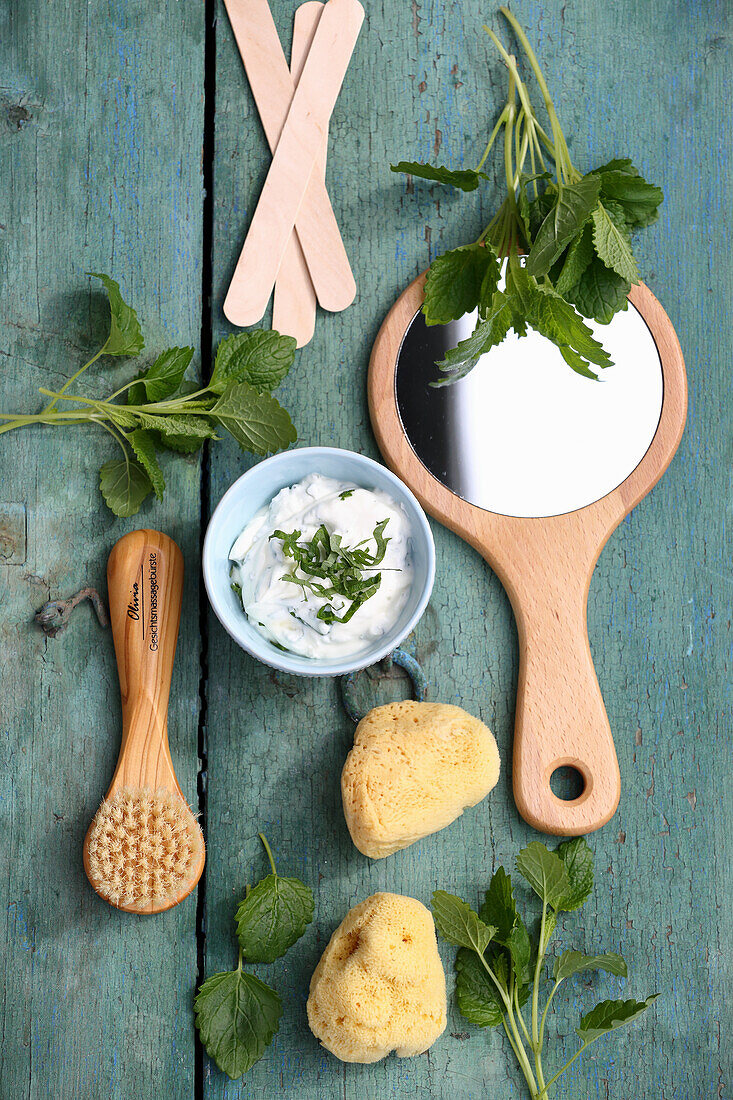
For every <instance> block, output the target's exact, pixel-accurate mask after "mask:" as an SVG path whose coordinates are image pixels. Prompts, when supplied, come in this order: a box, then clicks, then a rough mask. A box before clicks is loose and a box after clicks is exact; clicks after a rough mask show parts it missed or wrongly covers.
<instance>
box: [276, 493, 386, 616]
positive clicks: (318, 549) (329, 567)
mask: <svg viewBox="0 0 733 1100" xmlns="http://www.w3.org/2000/svg"><path fill="white" fill-rule="evenodd" d="M352 491H353V490H348V489H347V490H346V492H345V493H342V499H343V498H344V497H345V496H346V495H350V493H351V492H352ZM388 523H389V520H388V519H383V520H381V522H380V523H378V524H377V525H376V527H375V528H374V530H373V532H372V539H373V540H374V543H375V546H376V549H375V550H374V552H373V553H372V552H371V551H370V550H367V549H365V546H366V545H367V543H368V542H370V541H371V540H370V539H364V540H363V541H362V542H359V543H357V545H356V546H352V547H348V546H342V543H341V535H337V534H334V533H333V532H331V531H329V530H328V528H327V527H326V525H325V524H323V523H322V524H321V526H320V527H319V528H318V530H317V531H316V533H315V535H314V536H313V538H312V539H311V540H310V542H298V539H299V538H300V536H301V532H300V531H290V532H289V533H287V532H285V531H273V533H272V534H271V535H270V538H271V539H280V540H281V541H282V550H283V554H284V555H285V557H286V558H292V559H293V561H294V562H295V567H294V569H293V570H292V571H291V572H290V573H286V574H285V575H284V576H283V578H282V579H283V580H284V581H288V582H289V583H291V584H297V585H298V586H299V587H300V588H301V589H302V590H303V595H304V596H305V598H306V599H307V598H308V592H312V593H314V595H317V596H323V597H324V598H325V599H331V598H332V597H333V596H341V597H342V598H343V599H345V600H349V601H350V603H349V606H348V607H347V608H346V609H345V610H344V609H340V610H343V614H342V615H341V616H339V615H338V613H337V611H336V609H335V608H334V607H333V605H332V604H330V603H326V604H324V605H323V606H322V607H320V608H319V609H318V615H317V618H319V619H320V620H321V622H324V623H348V622H349V620H350V619H352V618H353V617H354V615H355V614H356V612H357V611H358V610H359V608H360V607H361V606H362V605H363V604H365V603H366V601H367V600H368V599H370V597H371V596H373V595H374V593H375V592H376V591H377V590H378V589H379V586H380V584H381V583H382V574H381V573H372V574H371V576H364V573H365V572H370V571H372V570H374V569H376V567H377V566H378V565H380V564H381V562H382V561H384V555H385V554H386V552H387V543H388V542H389V541H390V540H389V538H385V536H384V530H385V528H386V526H387V524H388ZM296 570H300V573H301V575H300V576H299V575H298V573H297V572H296ZM314 577H319V578H320V579H321V580H322V581H327V582H328V583H327V584H321V583H320V581H317V580H314V579H313V578H314ZM291 614H293V612H291Z"/></svg>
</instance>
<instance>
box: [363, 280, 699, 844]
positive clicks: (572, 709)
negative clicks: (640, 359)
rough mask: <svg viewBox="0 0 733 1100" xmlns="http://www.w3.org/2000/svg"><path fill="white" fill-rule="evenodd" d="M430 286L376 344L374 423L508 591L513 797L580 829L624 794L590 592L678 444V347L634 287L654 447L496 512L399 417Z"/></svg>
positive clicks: (681, 419) (520, 805)
mask: <svg viewBox="0 0 733 1100" xmlns="http://www.w3.org/2000/svg"><path fill="white" fill-rule="evenodd" d="M424 287H425V275H424V274H422V275H419V276H418V278H417V279H415V280H414V282H412V283H410V285H409V287H407V289H406V290H404V291H403V292H402V294H401V295H400V296H399V298H398V299H397V301H396V302H395V304H394V305H393V307H392V309H391V310H390V311H389V313H388V314H387V316H386V318H385V320H384V323H383V325H382V327H381V328H380V330H379V332H378V333H377V338H376V340H375V341H374V347H373V348H372V353H371V356H370V359H369V374H368V378H367V396H368V402H369V415H370V418H371V423H372V429H373V431H374V433H375V436H376V440H377V443H378V445H379V449H380V451H381V453H382V455H383V457H384V459H385V461H386V462H387V464H388V465H389V466H390V467H391V469H392V470H394V471H395V473H397V474H398V475H399V476H400V477H402V478H403V480H404V481H405V482H406V483H407V484H408V485H409V486H410V488H411V489H412V490H413V492H414V493H415V494H416V496H417V498H418V500H420V502H421V503H422V505H423V506H424V507H425V508H426V509H427V511H428V512H429V513H430V515H431V516H434V517H435V518H436V519H438V520H440V522H441V523H444V524H445V526H446V527H448V528H449V530H451V531H455V532H456V534H458V535H460V537H461V538H463V539H465V540H466V542H468V543H470V544H471V546H473V547H474V548H475V549H476V550H478V552H479V554H481V556H482V557H484V558H485V559H486V561H487V562H488V563H489V565H491V567H492V569H493V570H494V572H495V573H496V575H497V576H498V577H499V579H500V580H501V582H502V584H503V586H504V588H505V589H506V592H507V595H508V596H509V599H510V601H511V604H512V609H513V611H514V616H515V618H516V621H517V630H518V635H519V673H518V686H517V702H516V717H515V725H514V744H513V749H512V774H513V780H514V782H513V790H514V800H515V802H516V805H517V809H518V810H519V812H520V814H521V815H522V817H523V818H524V820H525V821H527V822H528V823H529V824H530V825H532V826H533V827H534V828H535V829H539V830H540V831H541V832H545V833H554V834H556V835H565V836H568V835H570V836H582V835H583V834H585V833H590V832H592V831H594V830H596V829H600V828H601V827H602V826H603V825H606V824H607V823H608V821H609V820H610V819H611V817H612V816H613V814H614V813H615V812H616V807H617V806H618V801H619V797H620V793H621V788H620V776H619V768H618V761H617V759H616V751H615V748H614V743H613V734H612V733H611V728H610V726H609V723H608V716H607V714H606V709H605V706H604V703H603V697H602V696H601V692H600V689H599V687H598V680H597V678H596V674H595V670H594V668H593V659H592V657H591V652H590V645H589V642H588V632H587V626H586V621H587V606H588V589H589V587H590V582H591V577H592V575H593V569H594V567H595V564H596V562H597V560H598V555H599V554H600V552H601V550H602V549H603V547H604V545H605V543H606V541H607V539H608V537H609V535H610V534H611V532H612V531H613V530H615V528H616V527H618V525H619V523H621V521H622V520H623V519H624V518H625V517H626V516H627V515H628V514H629V512H630V511H631V509H632V508H633V507H634V505H635V504H637V503H638V502H639V501H640V500H641V499H642V498H643V497H645V496H646V495H647V493H648V492H649V491H650V490H651V488H652V487H653V486H654V485H655V484H656V483H657V481H658V480H659V478H660V477H661V476H662V474H663V473H664V471H665V470H666V469H667V467H668V465H669V463H670V462H671V460H672V457H673V456H674V453H675V451H676V450H677V447H678V446H679V442H680V439H681V437H682V431H683V428H684V424H685V418H686V415H687V380H686V376H685V367H684V362H683V359H682V350H681V348H680V345H679V340H678V339H677V335H676V333H675V331H674V329H673V328H672V325H671V323H670V320H669V318H668V317H667V315H666V313H665V312H664V310H663V309H662V307H661V306H660V304H659V302H658V301H657V299H656V298H655V297H654V295H653V294H652V293H651V292H650V290H649V288H648V287H646V286H644V284H643V283H642V284H639V285H638V286H635V287H634V288H633V289H632V291H631V293H630V295H629V298H630V300H631V302H632V304H633V305H634V306H635V308H636V309H637V310H638V311H639V313H640V314H641V315H642V317H643V318H644V320H645V322H646V324H647V327H648V328H649V331H650V332H651V334H652V336H653V338H654V341H655V343H656V346H657V350H658V352H659V360H660V363H661V369H662V378H663V391H664V397H663V403H662V411H661V415H660V418H659V424H658V426H657V430H656V433H655V435H654V438H653V440H652V442H651V444H650V446H649V449H648V450H647V452H646V454H645V455H644V457H643V458H642V460H641V462H640V463H639V464H638V466H637V467H636V469H634V470H633V471H632V472H631V473H630V474H629V476H628V477H627V478H626V479H625V480H624V481H623V482H622V483H621V484H620V485H618V486H617V487H616V488H615V489H613V490H612V491H611V492H610V493H607V494H606V495H605V496H604V497H602V498H601V499H600V500H597V501H595V503H593V504H589V505H586V506H585V507H584V508H580V509H578V510H577V511H574V512H568V513H566V514H564V515H558V516H549V517H546V518H545V519H526V518H521V517H516V516H504V515H497V514H496V513H495V512H489V511H487V510H486V509H484V508H478V507H476V506H475V505H473V504H470V503H469V502H468V501H466V500H463V499H462V498H461V497H459V496H458V495H457V494H455V493H453V492H451V491H450V490H449V489H447V488H446V486H445V485H443V484H441V482H440V481H439V480H438V479H437V478H436V477H434V476H433V474H431V473H430V472H429V471H428V469H427V468H426V467H425V466H424V465H423V463H422V462H421V461H420V459H419V458H418V457H417V454H416V452H415V451H414V450H413V448H412V445H411V443H410V441H409V439H408V438H407V435H406V433H405V430H404V428H403V425H402V420H401V417H400V411H399V409H398V407H397V384H396V371H397V362H398V359H399V354H400V348H401V346H402V342H403V340H404V338H405V334H406V332H407V331H408V328H409V326H410V324H411V323H412V320H413V318H414V317H415V314H416V313H417V311H418V309H419V308H420V307H421V306H422V303H423V298H424ZM568 766H569V767H571V768H574V769H575V770H576V771H577V772H579V773H580V775H581V777H582V782H583V788H582V790H581V792H580V793H579V794H578V795H577V797H575V798H573V799H572V800H564V799H561V798H558V797H557V795H556V794H555V793H554V792H553V790H552V788H551V786H550V778H551V776H552V774H553V772H554V771H555V770H556V769H557V768H561V767H568Z"/></svg>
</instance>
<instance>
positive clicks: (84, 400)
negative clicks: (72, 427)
mask: <svg viewBox="0 0 733 1100" xmlns="http://www.w3.org/2000/svg"><path fill="white" fill-rule="evenodd" d="M38 392H39V393H42V394H43V395H44V397H53V398H54V406H55V402H56V401H76V402H78V404H80V405H92V406H93V407H94V408H98V409H101V408H103V407H104V405H106V404H107V402H106V401H99V400H98V399H97V398H95V397H77V396H76V395H75V394H72V393H67V394H64V393H62V392H61V391H60V390H59V391H58V393H56V392H55V391H54V390H47V389H46V388H45V386H39V387H38ZM49 408H50V406H49ZM45 411H46V410H45V409H44V412H45ZM54 412H55V409H54ZM57 415H59V416H64V415H65V413H58V414H57Z"/></svg>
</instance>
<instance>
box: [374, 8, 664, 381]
mask: <svg viewBox="0 0 733 1100" xmlns="http://www.w3.org/2000/svg"><path fill="white" fill-rule="evenodd" d="M500 11H501V13H502V15H504V16H505V18H506V19H507V20H508V21H509V23H510V25H511V27H512V28H513V30H514V32H515V34H516V37H517V39H518V41H519V44H520V45H521V47H522V49H523V50H524V53H525V55H526V58H527V60H528V62H529V64H530V67H531V69H532V72H533V73H534V76H535V78H536V81H537V85H538V87H539V90H540V93H541V96H542V99H543V101H544V106H545V109H546V112H547V116H548V119H549V133H548V132H547V130H546V129H545V127H543V126H542V125H541V123H540V120H539V119H538V117H537V114H536V112H535V109H534V107H533V105H532V102H531V100H530V96H529V91H528V89H527V86H526V84H525V83H524V81H523V80H522V78H521V77H520V75H519V70H518V68H517V63H516V60H515V58H514V57H513V56H512V55H511V54H510V53H509V52H508V51H507V50H506V49H505V48H504V46H503V45H502V44H501V42H500V41H499V39H498V37H497V36H496V34H494V32H493V31H492V30H490V29H489V28H488V27H484V30H485V31H486V33H487V34H488V35H489V36H490V38H491V40H492V42H493V43H494V44H495V46H496V47H497V49H498V51H499V53H500V54H501V57H502V59H503V61H504V64H505V65H506V67H507V69H508V70H509V94H508V96H507V101H506V104H505V106H504V108H503V110H502V111H501V113H500V115H499V118H498V120H497V122H496V125H495V126H494V129H493V131H492V133H491V136H490V138H489V141H488V144H487V146H486V149H485V151H484V154H483V156H482V157H481V160H480V161H479V164H478V165H477V167H476V168H475V169H474V170H471V169H463V170H460V171H452V170H450V169H448V168H445V167H442V166H440V167H434V166H432V165H429V164H420V163H416V162H411V161H401V162H400V163H399V164H397V165H392V171H393V172H406V173H409V174H410V175H412V176H418V177H420V178H422V179H427V180H432V181H435V182H438V183H442V184H446V185H448V186H451V187H455V188H458V189H459V190H461V191H474V190H475V189H476V188H477V187H478V186H479V182H480V181H481V180H485V179H488V176H487V175H486V174H485V173H484V172H483V171H482V169H483V167H484V165H485V163H486V161H487V159H488V156H489V153H490V152H491V149H492V148H493V146H494V143H495V142H496V141H497V139H499V137H500V135H502V134H503V141H502V145H503V163H504V174H505V177H506V187H507V194H506V198H505V199H504V201H503V203H502V205H501V207H500V208H499V210H498V211H497V213H496V215H495V216H494V217H493V218H492V220H491V222H490V223H489V224H488V226H487V227H486V228H485V229H484V231H483V232H482V233H481V235H480V236H479V238H478V240H476V241H474V242H473V243H472V244H467V245H463V246H461V247H460V248H455V249H452V250H451V251H449V252H445V253H444V254H443V255H442V256H438V257H437V259H435V260H434V261H433V263H432V264H431V266H430V270H429V272H428V276H427V281H426V283H425V300H424V304H423V307H422V311H423V314H424V316H425V322H426V324H428V325H444V324H447V323H448V322H449V321H453V320H458V318H460V317H462V316H463V315H464V314H465V313H470V312H471V311H472V310H475V309H477V310H478V320H477V324H476V328H475V330H474V332H473V333H472V335H471V336H469V337H468V338H467V339H465V340H462V341H461V342H460V343H459V344H458V346H457V347H456V348H453V349H451V350H450V351H448V352H447V354H446V356H445V359H444V360H442V361H441V362H440V363H439V364H438V366H439V367H440V369H441V370H442V371H443V372H444V373H445V378H444V379H442V380H441V381H440V382H437V383H435V384H436V385H441V384H443V385H444V384H446V383H451V382H456V381H458V379H460V378H463V377H464V376H465V375H466V374H468V373H469V371H471V370H472V369H473V367H474V366H475V365H476V363H477V362H478V360H479V358H480V357H481V356H482V355H484V354H485V353H486V352H487V351H489V350H490V349H491V348H492V347H494V346H495V345H497V344H500V343H501V342H502V340H503V339H504V337H505V336H506V335H507V333H508V332H509V330H510V329H514V331H515V332H516V334H517V335H518V336H525V335H526V332H527V328H528V327H531V328H533V329H535V330H536V331H537V332H539V333H541V335H542V336H544V337H546V338H547V339H548V340H551V341H552V343H554V344H556V345H557V347H558V349H559V351H560V354H561V355H562V357H563V359H564V360H565V362H566V363H567V364H568V365H569V366H570V367H572V369H573V370H574V371H577V372H578V373H579V374H582V375H585V376H586V377H588V378H597V377H598V375H597V373H596V371H597V369H598V368H603V367H607V366H610V365H611V359H610V357H609V355H608V353H607V352H606V351H605V349H604V348H603V346H602V344H600V343H599V342H598V340H596V339H595V337H594V336H593V334H592V332H591V330H590V328H589V327H588V326H587V325H586V324H585V321H584V318H592V319H594V320H596V321H598V322H600V323H602V324H607V323H608V322H609V321H610V320H611V319H612V318H613V317H614V315H615V314H616V313H618V312H619V311H620V310H624V309H626V308H627V304H628V302H627V297H626V296H627V294H628V293H629V291H630V289H631V287H632V285H633V284H635V283H638V281H639V271H638V267H637V264H636V260H635V259H634V254H633V251H632V246H631V234H632V233H633V232H634V231H635V230H637V229H642V228H644V227H645V226H648V225H651V223H652V222H654V221H655V220H656V219H657V216H658V207H659V204H660V203H661V202H662V200H663V197H664V196H663V193H662V191H661V190H660V188H659V187H654V186H652V185H651V184H649V183H647V182H646V180H644V179H643V178H642V177H641V176H640V175H639V172H638V171H637V169H636V168H635V167H634V165H633V164H632V162H631V160H630V159H628V158H623V159H615V160H612V161H609V163H608V164H604V165H602V166H601V167H600V168H595V169H594V170H593V171H591V172H588V173H587V174H586V175H581V173H580V172H579V171H578V169H577V168H576V167H575V165H574V164H573V163H572V161H571V159H570V153H569V152H568V145H567V141H566V140H565V135H564V134H563V131H562V128H561V126H560V122H559V120H558V117H557V112H556V110H555V106H554V104H553V102H552V98H551V97H550V92H549V89H548V87H547V83H546V81H545V77H544V75H543V73H542V70H541V69H540V66H539V64H538V62H537V58H536V57H535V54H534V52H533V50H532V47H531V46H530V44H529V41H528V40H527V36H526V34H525V33H524V31H523V30H522V27H521V26H520V24H519V23H518V21H517V20H516V18H515V17H514V16H513V15H512V14H511V12H509V11H508V10H507V9H506V8H505V7H502V8H500ZM550 168H551V169H552V170H550ZM524 256H526V260H524V259H523V258H522V257H524ZM504 265H505V266H504ZM503 270H504V271H505V276H506V278H505V282H504V285H503V288H502V289H500V288H499V284H500V280H501V275H502V271H503Z"/></svg>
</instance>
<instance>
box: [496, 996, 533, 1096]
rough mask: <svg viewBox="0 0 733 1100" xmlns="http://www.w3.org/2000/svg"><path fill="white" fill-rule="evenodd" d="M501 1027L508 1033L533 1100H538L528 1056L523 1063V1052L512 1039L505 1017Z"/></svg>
mask: <svg viewBox="0 0 733 1100" xmlns="http://www.w3.org/2000/svg"><path fill="white" fill-rule="evenodd" d="M501 1025H502V1027H503V1028H504V1031H505V1032H506V1037H507V1039H508V1040H509V1045H510V1046H511V1048H512V1050H513V1051H514V1056H515V1058H516V1059H517V1062H518V1063H519V1068H520V1069H521V1071H522V1076H523V1077H524V1080H525V1081H526V1082H527V1087H528V1089H529V1092H530V1095H531V1097H532V1100H537V1082H536V1081H535V1079H534V1076H533V1074H532V1069H531V1067H530V1064H529V1061H528V1059H527V1056H526V1054H525V1055H524V1062H523V1061H522V1052H520V1050H519V1047H518V1046H517V1044H516V1043H515V1041H514V1039H513V1038H512V1033H511V1031H510V1030H509V1028H508V1026H507V1022H506V1017H505V1016H502V1018H501Z"/></svg>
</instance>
